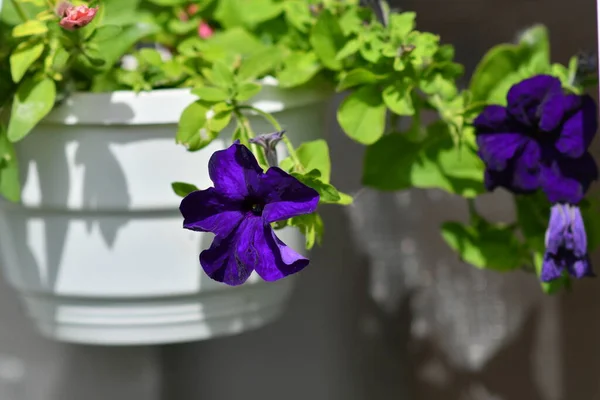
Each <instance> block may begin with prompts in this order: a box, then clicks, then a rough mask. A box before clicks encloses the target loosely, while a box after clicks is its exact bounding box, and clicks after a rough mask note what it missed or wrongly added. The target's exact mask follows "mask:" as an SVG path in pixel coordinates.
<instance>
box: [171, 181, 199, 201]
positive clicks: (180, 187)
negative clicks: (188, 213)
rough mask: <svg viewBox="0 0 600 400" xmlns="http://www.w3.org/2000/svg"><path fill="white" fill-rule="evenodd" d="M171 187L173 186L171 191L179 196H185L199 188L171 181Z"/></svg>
mask: <svg viewBox="0 0 600 400" xmlns="http://www.w3.org/2000/svg"><path fill="white" fill-rule="evenodd" d="M171 188H173V191H174V192H175V194H176V195H177V196H179V197H185V196H187V195H188V194H190V193H192V192H195V191H197V190H199V189H198V188H197V187H196V185H192V184H191V183H185V182H173V183H171Z"/></svg>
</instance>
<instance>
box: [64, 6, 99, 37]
mask: <svg viewBox="0 0 600 400" xmlns="http://www.w3.org/2000/svg"><path fill="white" fill-rule="evenodd" d="M56 12H57V14H58V15H59V16H60V17H62V19H61V20H60V26H62V27H63V28H65V29H67V30H69V31H73V30H76V29H79V28H83V27H84V26H86V25H87V24H89V23H90V22H92V20H93V19H94V17H95V16H96V13H97V12H98V7H91V8H90V7H88V6H85V5H81V6H73V5H72V4H70V3H68V2H62V3H60V4H59V5H58V7H57V11H56Z"/></svg>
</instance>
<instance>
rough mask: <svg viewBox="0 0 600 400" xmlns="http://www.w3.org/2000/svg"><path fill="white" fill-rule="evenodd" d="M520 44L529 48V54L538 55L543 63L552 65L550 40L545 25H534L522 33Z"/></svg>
mask: <svg viewBox="0 0 600 400" xmlns="http://www.w3.org/2000/svg"><path fill="white" fill-rule="evenodd" d="M519 39H520V40H519V44H521V45H523V46H524V47H527V48H528V49H529V53H530V54H532V55H538V56H539V57H540V59H541V60H542V62H543V63H545V64H546V65H549V64H550V39H549V38H548V29H546V27H545V26H544V25H540V24H537V25H533V26H532V27H530V28H528V29H526V30H525V31H524V32H522V33H521V35H520V38H519Z"/></svg>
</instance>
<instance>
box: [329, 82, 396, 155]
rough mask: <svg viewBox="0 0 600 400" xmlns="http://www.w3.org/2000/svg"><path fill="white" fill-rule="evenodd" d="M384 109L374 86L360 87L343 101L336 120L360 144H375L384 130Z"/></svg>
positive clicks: (379, 94) (377, 90)
mask: <svg viewBox="0 0 600 400" xmlns="http://www.w3.org/2000/svg"><path fill="white" fill-rule="evenodd" d="M385 114H386V107H385V104H384V103H383V100H382V98H381V93H380V91H379V89H378V88H377V87H376V86H365V87H361V88H360V89H358V90H357V91H355V92H354V93H351V94H350V95H349V96H348V97H346V98H345V99H344V101H343V102H342V104H341V105H340V107H339V109H338V111H337V120H338V122H339V124H340V126H341V127H342V129H343V130H344V132H346V134H347V135H348V136H350V137H351V138H352V139H354V140H356V141H357V142H359V143H362V144H372V143H375V142H376V141H377V140H379V138H380V137H381V136H382V135H383V132H384V130H385Z"/></svg>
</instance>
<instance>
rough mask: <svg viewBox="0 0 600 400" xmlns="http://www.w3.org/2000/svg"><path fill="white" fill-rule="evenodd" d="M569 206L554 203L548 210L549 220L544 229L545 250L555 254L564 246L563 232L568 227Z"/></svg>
mask: <svg viewBox="0 0 600 400" xmlns="http://www.w3.org/2000/svg"><path fill="white" fill-rule="evenodd" d="M568 213H569V207H568V206H567V205H564V204H555V205H553V206H552V208H551V210H550V222H549V223H548V229H547V230H546V252H547V253H550V254H553V255H556V254H558V250H559V249H560V248H561V247H563V246H564V241H565V240H564V238H565V232H567V231H568V229H569V214H568Z"/></svg>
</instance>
